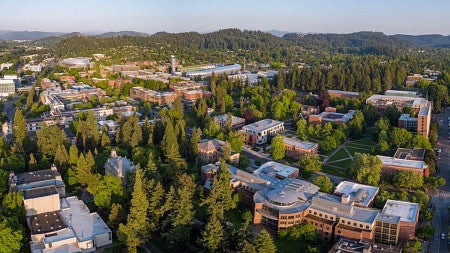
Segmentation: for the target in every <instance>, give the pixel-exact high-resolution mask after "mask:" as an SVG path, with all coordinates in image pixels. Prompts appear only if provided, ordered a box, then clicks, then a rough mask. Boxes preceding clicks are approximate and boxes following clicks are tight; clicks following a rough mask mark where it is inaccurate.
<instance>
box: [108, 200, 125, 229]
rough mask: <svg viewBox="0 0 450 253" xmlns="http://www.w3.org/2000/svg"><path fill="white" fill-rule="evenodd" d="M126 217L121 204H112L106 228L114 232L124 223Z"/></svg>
mask: <svg viewBox="0 0 450 253" xmlns="http://www.w3.org/2000/svg"><path fill="white" fill-rule="evenodd" d="M126 218H127V216H126V214H125V210H124V209H123V207H122V205H121V204H117V203H113V204H112V205H111V212H110V213H109V215H108V222H107V224H108V227H110V228H112V229H113V230H114V231H116V230H117V229H118V228H119V224H120V223H123V222H125V220H126Z"/></svg>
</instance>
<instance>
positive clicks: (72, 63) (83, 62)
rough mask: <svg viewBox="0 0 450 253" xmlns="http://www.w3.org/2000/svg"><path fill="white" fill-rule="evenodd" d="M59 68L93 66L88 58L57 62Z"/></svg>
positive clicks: (67, 59)
mask: <svg viewBox="0 0 450 253" xmlns="http://www.w3.org/2000/svg"><path fill="white" fill-rule="evenodd" d="M59 65H60V66H63V67H69V68H86V67H91V66H93V65H92V64H91V59H90V58H88V57H76V58H66V59H63V60H61V61H60V62H59Z"/></svg>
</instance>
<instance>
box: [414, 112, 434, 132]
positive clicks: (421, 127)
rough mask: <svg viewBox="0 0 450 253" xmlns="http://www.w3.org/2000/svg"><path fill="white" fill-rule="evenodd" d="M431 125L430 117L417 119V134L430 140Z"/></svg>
mask: <svg viewBox="0 0 450 253" xmlns="http://www.w3.org/2000/svg"><path fill="white" fill-rule="evenodd" d="M430 111H431V109H430ZM430 123H431V116H430V115H427V116H419V117H417V134H421V135H423V136H424V137H425V138H428V134H429V132H430Z"/></svg>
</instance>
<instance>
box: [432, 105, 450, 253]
mask: <svg viewBox="0 0 450 253" xmlns="http://www.w3.org/2000/svg"><path fill="white" fill-rule="evenodd" d="M437 117H438V118H440V119H443V121H442V123H440V129H441V130H440V132H439V138H438V140H439V148H441V149H442V152H441V155H440V158H441V159H440V160H438V163H437V168H438V169H439V172H437V173H436V176H440V177H442V178H444V179H445V180H446V181H447V183H446V184H445V185H444V186H442V187H439V188H438V189H437V191H436V192H434V193H433V194H432V195H431V203H433V208H434V218H433V221H432V224H433V227H434V229H435V234H434V237H433V238H432V239H431V247H430V252H440V253H446V252H448V251H447V240H446V239H442V238H441V234H445V235H447V232H448V231H447V229H448V210H447V207H448V206H450V166H449V164H450V139H449V134H448V131H449V129H450V128H449V127H448V121H447V118H448V117H450V108H449V109H447V110H446V111H445V112H444V113H442V114H440V115H438V116H437Z"/></svg>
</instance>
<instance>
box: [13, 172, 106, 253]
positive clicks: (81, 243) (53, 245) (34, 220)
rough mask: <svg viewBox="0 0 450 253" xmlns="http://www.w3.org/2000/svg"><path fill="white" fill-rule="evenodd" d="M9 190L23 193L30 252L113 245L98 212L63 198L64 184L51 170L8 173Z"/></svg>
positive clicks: (88, 249) (68, 250) (83, 250)
mask: <svg viewBox="0 0 450 253" xmlns="http://www.w3.org/2000/svg"><path fill="white" fill-rule="evenodd" d="M9 190H10V191H22V192H23V193H24V200H23V201H24V206H25V209H26V216H27V223H28V227H29V229H30V233H31V242H30V247H31V252H32V253H44V252H93V251H96V249H97V247H101V246H105V245H108V244H111V243H112V232H111V230H110V229H109V228H108V226H107V225H106V224H105V222H104V221H103V220H102V219H101V217H100V216H99V215H98V214H97V213H90V211H89V209H88V208H87V206H86V205H85V204H84V203H83V202H82V201H80V200H79V199H78V198H77V197H68V198H63V197H64V196H65V185H64V182H63V181H62V179H61V175H60V174H59V172H58V170H57V169H56V167H55V166H52V167H51V169H48V170H41V171H34V172H26V173H21V174H17V175H15V174H14V173H13V172H10V174H9Z"/></svg>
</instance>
